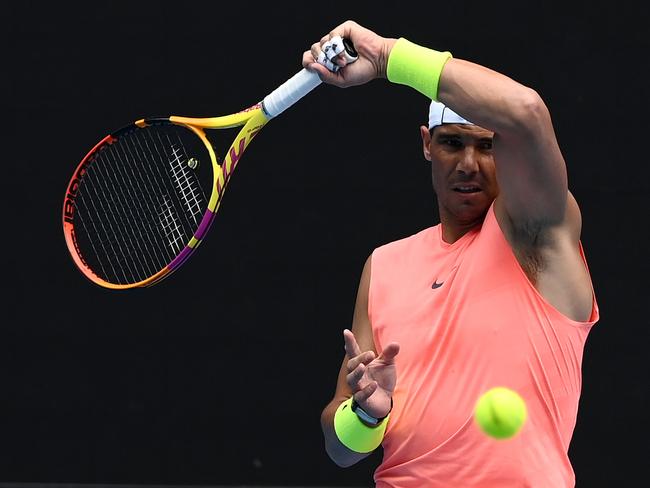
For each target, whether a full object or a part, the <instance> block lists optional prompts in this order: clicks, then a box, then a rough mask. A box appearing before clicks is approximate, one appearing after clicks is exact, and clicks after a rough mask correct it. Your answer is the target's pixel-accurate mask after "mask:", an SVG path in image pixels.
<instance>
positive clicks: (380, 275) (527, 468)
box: [368, 206, 599, 488]
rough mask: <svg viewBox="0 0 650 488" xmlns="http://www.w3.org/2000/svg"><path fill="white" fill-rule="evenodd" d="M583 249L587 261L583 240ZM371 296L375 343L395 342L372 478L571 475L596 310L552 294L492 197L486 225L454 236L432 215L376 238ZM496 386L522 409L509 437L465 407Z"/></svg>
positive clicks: (568, 479)
mask: <svg viewBox="0 0 650 488" xmlns="http://www.w3.org/2000/svg"><path fill="white" fill-rule="evenodd" d="M580 253H581V256H582V259H583V261H584V263H585V266H587V263H586V259H585V255H584V251H583V248H582V245H580ZM592 292H593V290H592ZM368 300H369V303H368V313H369V317H370V321H371V324H372V332H373V338H374V342H375V346H376V349H377V351H378V352H380V351H381V350H382V348H383V347H382V346H383V345H385V344H388V343H389V342H392V341H395V342H398V343H399V344H400V352H399V354H398V355H397V357H396V358H395V360H396V368H397V386H396V389H395V392H394V395H393V400H394V407H393V411H392V412H391V417H390V420H389V423H388V427H387V430H386V435H385V437H384V440H383V443H382V447H383V451H384V453H383V460H382V462H381V464H380V465H379V467H378V468H377V469H376V471H375V476H374V478H375V483H376V486H377V488H389V487H393V488H411V487H413V488H416V487H417V488H424V487H426V488H436V487H445V488H450V487H463V488H469V487H481V488H490V487H498V488H507V487H515V486H516V487H534V488H561V487H570V486H571V487H572V486H574V485H575V475H574V472H573V469H572V467H571V463H570V461H569V457H568V449H569V442H570V440H571V436H572V434H573V430H574V427H575V423H576V417H577V411H578V401H579V397H580V389H581V382H582V378H581V376H582V375H581V363H582V353H583V348H584V345H585V341H586V339H587V335H588V333H589V331H590V329H591V326H592V325H593V324H594V323H595V322H596V321H597V320H598V318H599V311H598V305H597V303H596V299H595V295H594V299H593V305H592V312H591V317H590V318H589V321H587V322H577V321H574V320H571V319H569V318H567V317H566V316H564V315H563V314H562V313H560V312H559V311H558V310H557V309H555V308H554V307H553V306H552V305H550V304H549V303H548V302H547V301H546V300H545V299H544V298H543V297H542V296H541V295H540V294H539V292H538V291H537V290H536V289H535V287H534V286H533V285H532V284H531V283H530V281H529V280H528V278H527V276H526V275H525V273H524V271H523V269H522V268H521V266H520V265H519V263H518V261H517V259H516V257H515V255H514V254H513V251H512V249H511V247H510V245H509V244H508V242H507V241H506V239H505V236H504V235H503V233H502V231H501V229H500V227H499V224H498V222H497V220H496V217H495V215H494V210H493V206H491V207H490V209H489V210H488V213H487V215H486V217H485V220H484V222H483V225H482V226H481V227H480V228H477V229H474V230H472V231H470V232H468V233H467V234H465V235H464V236H462V237H461V238H460V239H458V240H457V241H456V242H454V243H453V244H448V243H446V242H445V241H443V239H442V226H441V225H440V224H439V225H437V226H434V227H430V228H428V229H425V230H423V231H421V232H419V233H417V234H415V235H413V236H410V237H407V238H405V239H401V240H398V241H395V242H392V243H389V244H386V245H384V246H381V247H378V248H377V249H375V251H374V252H373V254H372V260H371V279H370V289H369V298H368ZM495 386H505V387H508V388H511V389H513V390H515V391H517V392H518V393H519V394H520V395H521V396H522V397H523V399H524V400H525V402H526V405H527V409H528V418H527V420H526V422H525V423H524V425H523V427H522V429H521V431H520V432H519V433H518V434H517V435H516V436H515V437H513V438H510V439H506V440H496V439H493V438H490V437H488V436H486V435H485V434H484V433H483V432H482V431H481V430H480V428H479V427H478V426H477V425H476V424H475V421H474V419H473V410H474V406H475V404H476V401H477V400H478V398H479V396H480V395H481V394H482V393H484V392H485V391H487V390H489V389H490V388H492V387H495Z"/></svg>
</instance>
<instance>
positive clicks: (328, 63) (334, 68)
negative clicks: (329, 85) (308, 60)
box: [316, 51, 339, 73]
mask: <svg viewBox="0 0 650 488" xmlns="http://www.w3.org/2000/svg"><path fill="white" fill-rule="evenodd" d="M316 62H317V63H319V64H322V65H323V66H325V67H326V68H327V69H328V70H330V71H333V72H335V73H336V72H337V71H338V70H339V67H338V66H337V65H335V64H334V63H333V62H332V61H330V60H329V59H327V55H326V54H325V51H321V52H320V53H319V54H318V58H317V59H316Z"/></svg>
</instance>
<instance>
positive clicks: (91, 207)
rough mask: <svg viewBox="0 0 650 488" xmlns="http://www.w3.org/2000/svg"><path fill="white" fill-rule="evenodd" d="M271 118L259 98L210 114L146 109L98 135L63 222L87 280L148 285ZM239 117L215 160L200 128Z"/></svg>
mask: <svg viewBox="0 0 650 488" xmlns="http://www.w3.org/2000/svg"><path fill="white" fill-rule="evenodd" d="M267 120H268V119H267V118H266V117H265V116H264V114H263V112H262V110H261V108H260V106H259V105H256V106H253V107H251V108H249V109H246V110H245V111H242V112H240V113H238V114H233V115H231V116H225V117H213V118H203V119H195V118H186V117H175V116H172V117H168V118H163V117H161V118H149V119H141V120H138V121H136V122H135V123H133V124H130V125H128V126H126V127H123V128H121V129H119V130H117V131H115V132H113V133H112V134H110V135H108V136H106V137H105V138H104V139H102V140H101V141H100V142H99V143H98V144H97V145H95V147H93V148H92V149H91V150H90V152H89V153H88V154H87V155H86V156H85V157H84V158H83V159H82V161H81V162H80V163H79V165H78V167H77V169H76V170H75V172H74V173H73V176H72V178H71V180H70V182H69V183H68V187H67V191H66V196H65V199H64V203H63V231H64V235H65V241H66V245H67V248H68V251H69V252H70V255H71V256H72V259H73V261H74V263H75V264H76V266H77V267H78V268H79V270H80V271H81V272H82V273H83V274H84V276H86V277H87V278H88V279H89V280H90V281H92V282H93V283H95V284H97V285H99V286H102V287H105V288H111V289H128V288H135V287H141V286H150V285H153V284H155V283H157V282H159V281H160V280H161V279H163V278H165V277H166V276H168V275H169V274H171V273H172V272H173V271H174V270H176V269H178V268H179V267H180V266H181V265H182V264H183V263H184V262H185V261H186V260H187V259H188V258H189V256H190V255H191V254H192V253H193V252H194V251H195V250H196V248H197V246H198V245H199V244H200V243H201V241H202V239H203V238H204V236H205V235H206V233H207V231H208V229H209V228H210V225H211V224H212V222H213V220H214V217H215V214H216V212H217V209H218V207H219V204H220V202H221V198H222V196H223V194H224V191H225V188H226V185H227V184H228V181H229V179H230V176H231V175H232V173H233V171H234V169H235V167H236V165H237V163H238V161H239V158H240V157H241V155H242V153H243V151H244V149H245V148H246V147H247V146H248V143H249V142H250V140H251V139H252V137H253V136H254V135H255V134H256V133H257V132H258V131H259V130H260V129H261V127H262V126H263V125H264V124H265V123H266V121H267ZM240 125H243V128H242V129H241V130H240V131H239V134H238V135H237V137H236V138H235V140H234V141H233V143H232V144H231V145H230V148H229V149H228V150H227V151H226V152H225V154H224V155H223V158H222V159H221V160H219V158H218V156H217V154H216V153H215V149H214V147H213V144H212V143H211V142H210V140H209V138H208V137H207V135H206V132H205V129H218V128H231V127H237V126H240Z"/></svg>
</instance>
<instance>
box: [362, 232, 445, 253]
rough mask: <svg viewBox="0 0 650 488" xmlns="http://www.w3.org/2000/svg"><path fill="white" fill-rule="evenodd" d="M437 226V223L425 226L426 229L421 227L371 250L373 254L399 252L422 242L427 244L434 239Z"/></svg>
mask: <svg viewBox="0 0 650 488" xmlns="http://www.w3.org/2000/svg"><path fill="white" fill-rule="evenodd" d="M437 227H438V226H437V225H436V226H431V227H427V228H426V229H422V230H421V231H419V232H416V233H415V234H411V235H410V236H407V237H403V238H401V239H396V240H394V241H391V242H388V243H386V244H383V245H381V246H379V247H377V248H376V249H375V250H374V251H373V255H375V254H380V255H384V254H399V253H402V252H404V251H406V250H407V249H408V248H412V247H414V246H419V245H422V244H428V243H430V242H431V241H432V240H434V239H435V236H436V231H437Z"/></svg>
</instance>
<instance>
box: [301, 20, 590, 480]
mask: <svg viewBox="0 0 650 488" xmlns="http://www.w3.org/2000/svg"><path fill="white" fill-rule="evenodd" d="M339 37H341V38H349V39H350V40H351V41H352V43H353V44H354V46H355V47H356V49H357V51H358V53H359V59H358V61H357V62H355V63H354V64H350V65H347V66H346V61H345V59H343V58H341V57H340V56H334V55H333V54H334V53H335V52H336V51H335V50H333V49H332V48H331V47H332V43H333V42H334V40H335V39H336V40H338V39H339ZM540 62H542V61H540ZM544 62H547V63H548V64H549V66H548V72H549V73H552V69H553V68H552V59H548V60H546V61H544ZM303 65H304V66H305V67H306V68H308V69H310V70H313V71H316V72H318V74H319V76H320V77H321V79H322V80H323V81H324V82H326V83H330V84H332V85H336V86H339V87H349V86H353V85H361V84H364V83H367V82H369V81H371V80H373V79H375V78H388V80H390V81H391V82H393V83H398V84H404V85H407V86H410V87H412V88H414V89H415V90H418V91H419V92H421V93H422V94H423V95H424V96H426V97H427V98H428V99H430V101H431V103H430V106H429V120H428V124H427V125H423V126H422V127H420V133H421V136H422V150H423V154H424V158H425V159H426V160H428V161H430V162H431V175H432V179H433V189H434V191H435V196H436V198H437V202H438V209H439V223H438V224H437V225H434V226H432V227H429V228H426V229H424V230H422V231H420V232H417V233H415V234H413V235H412V236H410V237H407V238H405V239H401V240H398V241H395V242H391V243H388V244H386V245H384V246H381V247H379V248H377V249H375V250H374V251H373V252H372V254H371V256H370V257H369V258H368V260H367V262H366V264H365V266H364V268H363V272H362V274H361V280H360V285H359V290H358V295H357V302H356V306H355V311H354V318H353V322H352V328H351V330H345V331H344V332H343V336H344V337H343V339H344V343H345V351H346V355H345V357H344V359H343V364H342V366H341V369H340V372H339V376H338V383H337V386H336V392H335V394H334V398H333V399H332V401H331V402H330V403H329V404H328V405H327V406H326V407H325V409H324V411H323V413H322V416H321V422H322V428H323V432H324V437H325V448H326V450H327V453H328V454H329V456H330V457H331V458H332V459H333V460H334V462H335V463H336V464H338V465H340V466H350V465H352V464H354V463H357V462H358V461H359V460H361V459H363V458H364V457H366V456H368V455H369V453H371V452H373V451H374V450H375V449H376V448H378V447H379V446H380V445H381V446H382V447H383V460H382V462H381V464H380V465H379V467H377V469H376V471H375V474H374V479H375V482H376V486H377V487H378V488H388V487H395V488H411V487H413V488H416V487H417V488H423V487H427V488H435V487H445V488H449V487H463V488H469V487H482V488H487V487H499V488H506V487H534V488H560V487H571V486H574V485H575V476H574V472H573V469H572V467H571V463H570V460H569V457H568V454H567V451H568V449H569V442H570V440H571V436H572V433H573V430H574V427H575V423H576V416H577V411H578V400H579V397H580V388H581V363H582V355H583V348H584V345H585V341H586V339H587V335H588V333H589V331H590V329H591V327H592V325H593V324H594V323H595V322H596V321H597V320H598V318H599V312H598V306H597V303H596V300H595V295H594V292H593V289H592V283H591V278H590V274H589V271H588V268H587V263H586V260H585V254H584V252H583V248H582V244H581V241H580V232H581V215H580V210H579V208H578V204H577V203H576V200H575V199H574V197H573V196H572V195H571V193H570V192H569V190H568V183H567V171H566V165H565V161H564V158H563V156H562V153H561V151H560V148H559V147H558V142H557V140H556V137H555V133H554V129H553V125H552V122H551V117H550V115H549V111H548V109H547V107H546V105H545V104H544V102H543V100H542V99H541V98H540V96H539V94H538V93H536V92H535V91H534V90H533V89H531V88H529V87H526V86H524V85H522V84H520V83H518V82H516V81H514V80H512V79H510V78H509V77H507V76H504V75H503V74H500V73H497V72H495V71H492V70H491V69H488V68H486V67H483V66H480V65H478V64H475V63H472V62H469V61H465V60H461V59H456V58H454V57H453V56H452V55H451V53H449V52H439V51H436V50H432V49H428V48H426V47H422V46H419V45H417V44H414V43H412V42H410V41H408V40H407V39H405V38H400V39H391V38H384V37H381V36H379V35H377V34H376V33H374V32H372V31H370V30H368V29H366V28H364V27H362V26H360V25H358V24H357V23H355V22H352V21H348V22H345V23H343V24H342V25H339V26H338V27H336V28H335V29H333V30H332V32H330V33H329V34H328V35H326V36H324V37H323V38H322V39H321V40H320V42H317V43H315V44H314V45H313V46H312V48H311V50H309V51H307V52H305V54H304V56H303ZM334 65H335V66H336V67H334ZM326 66H327V67H326ZM328 68H330V69H328ZM332 68H334V69H335V70H336V71H335V72H334V71H331V69H332ZM404 164H407V162H404ZM495 386H505V387H508V388H511V389H513V390H515V391H517V392H518V393H519V394H520V395H521V396H522V397H523V398H524V400H525V401H526V404H527V407H528V419H527V421H526V423H525V424H524V426H523V428H522V430H521V431H520V432H519V434H518V435H517V436H515V437H513V438H510V439H507V440H496V439H493V438H491V437H488V436H486V435H485V434H484V433H483V432H482V431H481V430H480V429H479V428H478V427H477V425H476V424H475V423H474V421H473V409H474V406H475V403H476V401H477V399H478V398H479V396H480V395H481V394H482V393H484V392H485V391H487V390H489V389H490V388H492V387H495Z"/></svg>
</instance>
